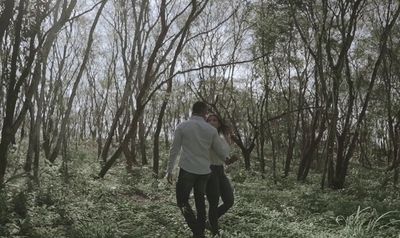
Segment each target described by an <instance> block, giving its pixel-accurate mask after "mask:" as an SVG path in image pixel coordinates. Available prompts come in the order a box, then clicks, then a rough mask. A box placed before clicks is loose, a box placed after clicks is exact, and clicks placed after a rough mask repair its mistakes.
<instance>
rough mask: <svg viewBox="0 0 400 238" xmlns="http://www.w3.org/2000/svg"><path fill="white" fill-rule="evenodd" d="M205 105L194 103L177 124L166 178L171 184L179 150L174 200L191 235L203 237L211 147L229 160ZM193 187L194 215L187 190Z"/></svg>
mask: <svg viewBox="0 0 400 238" xmlns="http://www.w3.org/2000/svg"><path fill="white" fill-rule="evenodd" d="M207 111H208V107H207V104H205V103H204V102H200V101H199V102H196V103H194V104H193V107H192V116H191V118H190V119H189V120H187V121H184V122H182V123H180V124H179V125H178V126H177V128H176V130H175V135H174V139H173V142H172V145H171V150H170V157H169V163H168V168H167V176H166V177H167V180H168V182H169V183H170V184H172V171H173V169H174V166H175V162H176V159H177V157H178V154H179V152H180V151H181V149H182V154H181V157H180V161H179V167H180V170H179V175H178V181H177V183H176V200H177V204H178V207H179V209H180V210H181V212H182V214H183V216H184V218H185V220H186V223H187V224H188V226H189V227H190V229H191V230H192V232H193V237H205V236H204V229H205V220H206V207H205V199H204V194H205V189H206V185H207V180H208V177H209V175H210V173H211V170H210V161H209V153H210V149H211V148H212V149H213V150H214V151H215V153H216V154H217V156H218V157H219V158H220V159H221V160H225V159H228V154H229V150H227V149H226V147H225V146H223V144H222V142H221V140H220V137H219V135H218V132H217V129H215V128H214V127H213V126H211V125H210V124H208V123H207V122H206V121H205V118H206V116H207ZM192 189H193V190H194V200H195V205H196V211H197V218H196V216H195V214H194V212H193V210H192V207H191V206H190V204H189V196H190V191H191V190H192Z"/></svg>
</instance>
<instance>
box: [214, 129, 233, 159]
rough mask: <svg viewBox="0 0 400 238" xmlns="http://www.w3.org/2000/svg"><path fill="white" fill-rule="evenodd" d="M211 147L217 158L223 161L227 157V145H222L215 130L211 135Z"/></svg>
mask: <svg viewBox="0 0 400 238" xmlns="http://www.w3.org/2000/svg"><path fill="white" fill-rule="evenodd" d="M211 148H212V149H213V150H214V152H215V154H216V155H217V157H218V159H220V160H222V161H225V160H226V159H227V158H228V156H229V147H228V146H226V145H224V143H223V142H222V138H221V137H220V136H219V135H218V133H217V132H216V133H215V134H214V135H213V141H212V144H211Z"/></svg>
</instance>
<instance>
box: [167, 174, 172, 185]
mask: <svg viewBox="0 0 400 238" xmlns="http://www.w3.org/2000/svg"><path fill="white" fill-rule="evenodd" d="M165 177H166V178H167V181H168V183H169V184H172V182H173V176H172V173H167V175H166V176H165Z"/></svg>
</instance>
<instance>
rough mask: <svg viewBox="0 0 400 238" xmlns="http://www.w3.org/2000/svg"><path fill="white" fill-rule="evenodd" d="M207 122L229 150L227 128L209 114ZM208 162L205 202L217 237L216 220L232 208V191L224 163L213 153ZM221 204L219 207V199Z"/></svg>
mask: <svg viewBox="0 0 400 238" xmlns="http://www.w3.org/2000/svg"><path fill="white" fill-rule="evenodd" d="M207 122H208V123H210V124H211V125H212V126H214V127H215V128H216V129H217V130H218V133H219V134H220V136H221V139H222V141H223V144H224V146H226V147H227V149H229V146H230V144H231V138H230V136H231V135H230V133H229V130H228V127H226V126H225V125H224V124H223V123H222V121H221V119H220V118H219V117H218V116H217V115H215V114H211V115H209V116H208V117H207ZM236 160H237V157H235V156H232V157H231V158H230V159H229V160H228V161H227V162H226V164H230V163H232V162H234V161H236ZM210 162H211V166H210V169H211V175H210V178H209V180H208V183H207V189H206V194H207V200H208V203H209V211H208V219H209V223H210V224H209V225H210V227H209V228H210V230H211V232H212V233H213V235H219V227H218V218H219V217H221V216H222V215H223V214H225V213H226V212H227V211H228V210H229V208H231V207H232V206H233V200H234V198H233V189H232V186H231V183H230V181H229V179H228V177H227V176H226V174H225V172H224V162H223V161H222V160H220V159H219V158H218V157H217V155H216V154H215V153H214V151H212V150H211V152H210ZM220 197H221V200H222V202H223V204H222V205H220V206H218V205H219V198H220Z"/></svg>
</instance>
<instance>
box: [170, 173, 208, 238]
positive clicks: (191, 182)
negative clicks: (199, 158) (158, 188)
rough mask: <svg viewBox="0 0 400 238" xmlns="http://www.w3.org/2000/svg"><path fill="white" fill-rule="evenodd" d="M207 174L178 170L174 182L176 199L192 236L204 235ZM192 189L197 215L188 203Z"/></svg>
mask: <svg viewBox="0 0 400 238" xmlns="http://www.w3.org/2000/svg"><path fill="white" fill-rule="evenodd" d="M209 176H210V175H209V174H205V175H199V174H193V173H189V172H187V171H185V170H183V169H180V170H179V176H178V182H177V183H176V200H177V204H178V207H179V209H180V210H181V212H182V214H183V216H184V218H185V221H186V223H187V224H188V226H189V228H190V229H191V230H192V232H193V236H194V237H204V229H205V222H206V204H205V198H204V195H205V190H206V185H207V180H208V178H209ZM192 189H193V192H194V201H195V205H196V212H197V217H196V215H195V214H194V212H193V210H192V207H191V206H190V204H189V196H190V191H191V190H192Z"/></svg>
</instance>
